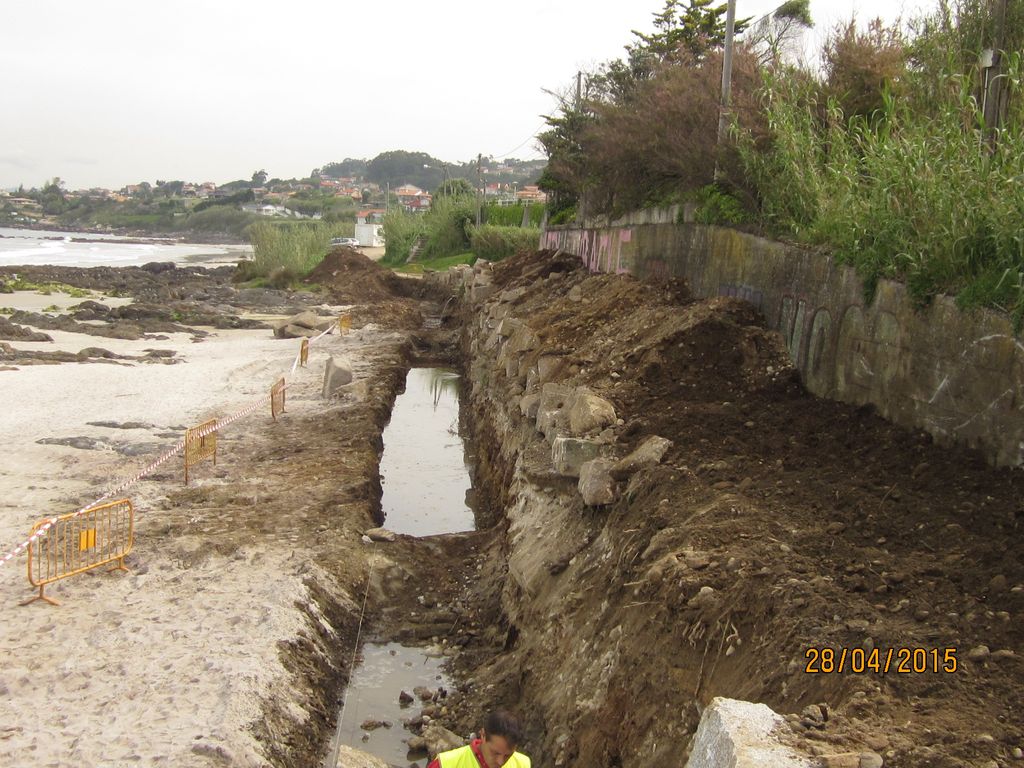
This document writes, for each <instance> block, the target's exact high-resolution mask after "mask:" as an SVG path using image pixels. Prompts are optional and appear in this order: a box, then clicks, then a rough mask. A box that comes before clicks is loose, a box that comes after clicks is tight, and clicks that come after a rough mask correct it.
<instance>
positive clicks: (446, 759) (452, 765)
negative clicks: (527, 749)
mask: <svg viewBox="0 0 1024 768" xmlns="http://www.w3.org/2000/svg"><path fill="white" fill-rule="evenodd" d="M437 759H438V761H439V762H440V763H441V768H480V763H479V761H477V759H476V755H474V754H473V748H472V747H471V746H469V745H468V744H467V745H466V746H464V747H459V748H458V749H453V750H451V751H449V752H442V753H441V754H439V755H438V756H437ZM500 768H530V758H528V757H527V756H526V755H522V754H520V753H519V752H513V753H512V757H510V758H509V759H508V762H507V763H505V765H503V766H500Z"/></svg>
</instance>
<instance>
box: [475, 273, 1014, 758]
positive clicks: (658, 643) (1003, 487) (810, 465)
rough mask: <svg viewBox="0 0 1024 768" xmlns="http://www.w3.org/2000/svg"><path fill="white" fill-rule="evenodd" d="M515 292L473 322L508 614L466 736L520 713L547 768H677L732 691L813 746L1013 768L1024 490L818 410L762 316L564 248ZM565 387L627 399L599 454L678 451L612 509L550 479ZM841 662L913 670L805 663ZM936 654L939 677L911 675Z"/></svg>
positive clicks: (493, 574) (860, 413)
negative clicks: (648, 443)
mask: <svg viewBox="0 0 1024 768" xmlns="http://www.w3.org/2000/svg"><path fill="white" fill-rule="evenodd" d="M491 279H492V280H493V288H494V295H493V296H492V297H491V298H490V299H488V300H487V301H486V302H484V303H482V304H480V305H478V306H475V307H472V308H470V309H469V310H468V314H467V317H466V323H467V327H466V331H467V333H466V350H467V375H468V378H469V381H470V385H471V391H472V395H471V407H472V412H473V417H474V420H475V435H476V438H477V441H478V450H479V453H480V470H481V474H482V476H483V478H484V480H485V481H486V482H487V483H489V490H490V496H491V498H500V499H502V501H503V509H504V513H505V517H506V520H507V536H506V537H505V538H504V540H503V541H502V542H501V543H500V545H499V546H498V547H497V548H496V549H495V550H494V551H493V552H492V555H493V559H492V560H490V561H489V562H488V564H487V565H485V566H484V568H483V570H482V572H481V576H482V578H480V579H479V580H478V581H476V582H474V584H473V586H472V588H471V590H470V593H469V595H468V596H467V598H466V600H467V601H468V602H469V603H473V602H474V601H475V604H477V605H478V606H481V607H486V606H492V607H496V606H498V605H499V604H500V607H501V611H500V612H498V611H495V615H493V616H492V617H491V622H490V626H491V627H492V628H493V629H494V632H492V634H491V636H490V637H488V638H486V640H485V641H484V642H481V643H479V644H478V643H477V642H476V641H475V639H474V641H473V642H471V643H470V645H469V646H468V647H467V653H465V654H464V655H463V656H462V658H461V663H462V664H463V665H464V666H465V667H467V668H468V669H466V670H465V671H464V673H463V674H464V676H465V677H469V678H471V679H473V680H477V681H482V680H486V681H487V683H488V687H487V688H486V689H481V688H479V687H478V688H477V689H475V690H474V691H473V695H472V697H471V698H472V703H473V705H474V711H473V712H468V711H467V712H463V713H461V714H460V716H461V717H462V718H463V719H462V721H461V723H460V727H461V728H463V729H465V728H466V727H469V726H471V725H472V724H473V719H474V718H475V717H478V713H479V709H480V708H486V707H487V706H488V705H489V704H491V703H501V704H506V705H513V706H518V708H519V709H520V710H521V711H522V712H523V713H525V714H526V715H527V719H528V722H529V731H530V738H529V740H528V743H527V744H526V745H525V747H526V751H527V752H532V754H533V755H534V762H535V764H536V765H538V766H541V767H542V768H546V767H547V766H580V767H582V766H587V767H588V768H593V767H594V766H607V767H609V768H611V767H612V766H650V765H661V764H671V765H678V764H680V763H681V760H682V759H683V756H684V755H685V753H686V750H687V747H688V744H689V740H690V738H691V736H692V734H693V732H694V729H695V727H696V724H697V722H698V719H699V715H700V712H701V709H702V708H703V706H705V705H706V704H707V703H708V702H709V701H710V699H711V698H712V697H713V696H718V695H721V696H728V697H734V698H744V699H749V700H753V701H762V702H765V703H767V704H769V705H770V706H772V707H773V708H774V709H775V710H776V711H779V712H781V713H784V714H787V715H790V716H791V717H790V719H791V722H792V723H793V725H794V728H795V730H796V732H797V733H798V735H799V742H800V743H801V744H802V746H803V748H804V749H806V750H807V751H809V752H811V753H813V754H832V753H839V752H847V751H851V750H855V751H860V750H872V751H874V752H876V753H878V754H879V755H881V756H882V757H883V758H884V760H885V764H886V765H892V766H911V767H916V766H921V767H922V768H923V767H924V766H949V767H950V768H952V766H962V765H969V766H978V767H979V768H981V767H982V766H985V768H991V767H992V766H995V765H1011V764H1015V762H1014V761H1015V755H1016V754H1019V750H1020V749H1021V748H1022V747H1024V726H1022V721H1021V718H1020V712H1021V711H1022V706H1024V693H1022V691H1024V659H1022V655H1024V654H1022V651H1024V648H1022V641H1024V622H1022V618H1024V616H1022V613H1024V560H1022V555H1024V545H1022V543H1021V540H1020V528H1021V524H1022V522H1024V508H1022V507H1021V503H1020V499H1021V498H1022V496H1024V494H1022V491H1024V478H1022V477H1021V476H1020V474H1019V473H1016V472H1012V471H1008V470H995V469H991V468H989V467H988V466H986V464H985V462H984V461H983V460H982V458H981V457H980V456H978V455H976V454H973V453H968V452H964V451H957V450H948V449H940V448H938V447H936V446H934V445H933V444H932V441H931V439H930V438H929V437H928V436H926V435H924V434H922V433H914V432H909V431H906V430H904V429H899V428H896V427H894V426H892V425H891V424H889V423H887V422H885V421H883V420H882V419H880V418H878V417H877V416H876V415H874V414H873V413H872V411H871V410H870V409H856V408H852V407H847V406H844V405H842V404H837V403H834V402H828V401H821V400H817V399H815V398H813V397H811V396H809V395H808V394H807V393H806V392H805V391H804V390H803V388H802V387H801V386H800V384H799V382H798V380H797V377H796V376H795V375H794V372H793V371H792V369H791V367H790V365H789V363H788V362H787V360H788V358H787V355H786V352H785V350H784V348H783V344H782V341H781V339H780V337H779V336H778V335H777V334H775V333H772V332H768V331H766V330H765V329H764V327H763V322H762V320H761V319H760V318H759V317H758V316H757V315H756V313H755V312H754V310H753V309H752V307H750V305H747V304H745V303H743V302H740V301H736V300H732V299H716V300H710V301H700V302H694V301H692V300H691V299H690V298H689V295H688V292H687V291H686V288H685V286H684V285H682V284H680V283H676V282H670V283H660V284H644V283H640V282H638V281H636V280H635V279H633V278H630V277H624V276H610V275H600V276H594V275H590V274H588V273H587V272H586V271H584V270H582V269H580V268H579V263H578V262H577V261H576V260H575V259H574V258H569V257H566V256H555V255H553V254H551V253H541V254H538V255H536V256H532V257H529V258H526V257H519V258H516V259H511V260H508V261H506V262H503V263H501V264H498V265H496V266H495V267H494V270H493V277H492V278H491ZM545 384H548V385H549V391H553V390H551V389H550V384H558V385H562V386H563V387H564V388H566V389H567V390H568V391H569V392H570V393H572V392H575V391H576V388H578V387H581V386H585V387H587V388H588V389H589V391H590V392H592V393H594V394H596V395H599V396H600V397H602V398H605V399H607V400H608V401H609V402H610V403H611V404H613V405H614V409H615V416H616V417H617V418H618V421H617V422H615V423H613V424H612V425H611V426H610V427H600V430H601V431H600V432H598V431H597V430H595V432H594V433H591V434H589V435H584V437H587V438H590V439H592V440H595V441H597V442H599V443H604V444H605V449H604V450H607V452H609V453H611V454H612V455H613V457H615V458H621V457H622V456H624V455H625V454H626V453H628V452H629V451H630V450H631V449H633V448H635V447H637V446H638V445H639V444H640V443H641V442H643V441H644V440H645V439H646V438H649V437H651V436H653V435H657V436H661V437H664V438H668V439H669V440H671V441H673V446H672V448H671V449H670V450H669V451H668V453H667V455H666V456H665V457H664V459H663V460H662V461H661V463H660V464H658V465H650V466H646V467H644V468H642V469H640V470H638V471H634V472H631V473H626V474H624V475H622V476H621V478H622V479H620V480H619V482H618V483H617V486H616V493H617V500H616V501H615V502H614V503H611V504H607V505H605V506H601V507H587V506H585V505H584V503H583V500H582V498H581V497H580V493H579V491H578V490H577V481H576V479H575V478H570V477H565V476H563V475H561V474H559V473H558V472H556V471H554V470H553V468H552V460H551V456H552V446H551V443H550V440H551V439H552V438H553V437H555V436H558V435H560V434H562V435H564V434H566V433H570V432H572V431H573V428H572V427H571V426H570V424H569V423H568V420H567V419H566V418H563V417H564V416H567V413H566V414H558V415H556V414H555V413H554V412H553V411H552V412H551V413H550V414H549V416H551V418H549V419H548V421H547V422H546V427H547V428H548V437H547V438H545V437H544V436H543V435H542V434H541V433H540V432H538V430H537V424H536V418H535V417H533V413H535V412H536V409H537V407H538V402H537V401H538V399H539V398H537V397H536V395H535V393H538V394H539V393H541V392H542V391H544V390H543V387H544V385H545ZM531 395H534V397H531ZM570 398H571V395H566V396H565V397H563V399H566V400H568V399H570ZM547 406H550V407H554V405H553V403H551V402H548V403H547ZM539 408H540V411H541V412H542V413H543V412H544V411H545V408H546V406H545V403H544V401H541V403H540V404H539ZM524 414H530V415H529V416H527V415H524ZM822 648H830V649H834V650H835V651H836V664H838V660H839V654H840V653H841V649H843V648H848V649H854V648H859V649H864V653H865V658H867V659H870V658H871V657H870V653H871V651H872V649H878V650H879V651H880V653H881V661H882V663H883V664H884V661H885V659H886V655H887V653H888V651H889V650H890V649H893V650H894V652H895V654H894V656H893V657H892V658H893V660H892V662H891V668H890V670H889V672H888V673H887V674H886V673H882V672H877V673H876V672H873V671H868V672H866V673H862V674H853V673H851V672H850V671H849V667H847V669H846V670H844V671H843V672H842V673H838V672H832V673H829V672H827V670H828V669H830V668H831V667H829V665H828V664H827V663H826V664H825V665H824V669H823V671H822V672H820V673H813V672H810V671H806V670H807V667H808V664H809V663H812V665H811V669H812V670H813V669H822V668H823V665H822V663H821V659H820V658H818V659H817V663H813V662H815V657H814V652H813V651H811V653H810V656H809V655H808V652H809V649H822ZM915 648H922V649H927V650H928V652H929V653H928V655H927V659H928V660H927V662H922V663H921V665H919V670H920V669H923V668H925V667H926V668H927V669H928V670H929V671H927V672H923V671H918V672H914V671H913V669H914V663H913V662H911V663H910V665H909V666H907V665H906V664H905V665H904V666H903V667H902V669H907V670H909V671H907V672H899V671H897V669H898V664H897V661H898V660H899V659H902V658H903V657H904V656H905V655H906V652H905V651H903V650H901V649H909V650H910V651H911V656H912V650H913V649H915ZM933 649H938V659H939V660H940V661H939V662H936V661H935V658H936V657H935V656H934V655H932V654H931V651H932V650H933ZM946 649H955V652H954V654H953V655H955V657H956V671H955V672H943V671H939V672H935V671H932V670H934V669H935V668H936V665H938V667H939V668H940V669H949V668H950V667H951V665H950V664H948V663H947V662H946V661H944V659H945V658H946V656H945V653H946ZM494 651H498V652H497V653H496V654H494V653H493V652H494ZM474 654H475V655H474ZM492 654H493V655H492ZM921 658H922V655H921V654H919V655H918V656H917V659H918V661H921ZM847 664H849V661H848V662H847ZM809 705H819V706H815V707H812V708H811V709H807V708H808V707H809ZM1015 750H1016V751H1015Z"/></svg>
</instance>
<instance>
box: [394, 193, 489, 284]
mask: <svg viewBox="0 0 1024 768" xmlns="http://www.w3.org/2000/svg"><path fill="white" fill-rule="evenodd" d="M475 218H476V202H475V201H474V200H473V198H471V197H464V196H460V197H440V198H438V199H436V200H435V201H434V205H433V207H431V209H430V210H429V211H428V212H427V213H425V214H416V213H407V212H406V211H404V210H403V209H401V208H393V209H392V210H391V211H389V212H388V214H387V216H385V217H384V240H385V243H386V246H385V253H384V258H383V259H381V263H382V264H384V265H386V266H392V267H394V266H398V265H400V264H404V263H405V262H406V261H408V259H409V254H410V253H411V252H412V248H413V246H414V245H415V244H416V243H419V246H420V247H419V250H418V251H417V254H416V259H417V260H420V259H425V260H430V259H436V258H440V257H443V256H451V255H453V254H456V253H464V252H465V251H466V250H468V249H469V227H471V226H472V223H473V221H474V220H475Z"/></svg>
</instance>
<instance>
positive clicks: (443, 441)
mask: <svg viewBox="0 0 1024 768" xmlns="http://www.w3.org/2000/svg"><path fill="white" fill-rule="evenodd" d="M458 387H459V376H458V374H456V373H454V372H453V371H449V370H445V369H443V368H412V369H410V370H409V374H408V376H407V377H406V380H405V392H403V393H402V394H400V395H399V396H398V398H397V399H396V400H395V407H394V410H393V411H392V412H391V421H390V422H389V423H388V426H387V428H386V429H385V430H384V455H383V456H382V457H381V462H380V474H381V477H382V481H381V482H382V485H383V488H384V496H383V497H382V498H381V507H382V509H383V512H384V527H385V528H387V529H389V530H391V531H394V532H395V533H406V534H409V535H411V536H430V535H433V534H438V533H455V532H458V531H471V530H473V529H474V528H475V524H474V520H473V510H472V509H471V508H470V507H469V505H468V504H467V503H466V493H467V491H469V490H470V488H471V483H470V477H469V468H468V467H467V465H466V451H465V446H464V444H463V441H462V438H461V437H460V436H459V393H458Z"/></svg>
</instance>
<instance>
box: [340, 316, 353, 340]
mask: <svg viewBox="0 0 1024 768" xmlns="http://www.w3.org/2000/svg"><path fill="white" fill-rule="evenodd" d="M338 330H339V331H340V332H341V335H342V336H344V335H345V334H346V333H348V332H349V331H351V330H352V315H351V314H350V313H348V312H342V313H341V314H340V315H338Z"/></svg>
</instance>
